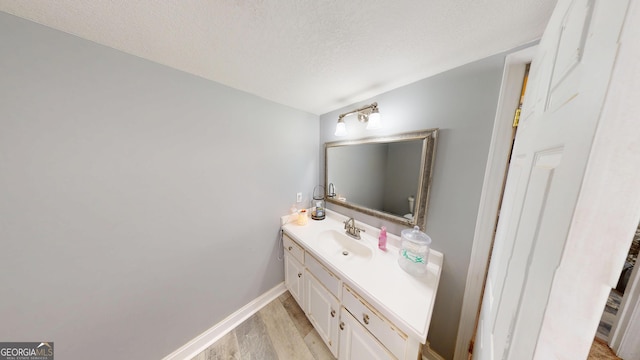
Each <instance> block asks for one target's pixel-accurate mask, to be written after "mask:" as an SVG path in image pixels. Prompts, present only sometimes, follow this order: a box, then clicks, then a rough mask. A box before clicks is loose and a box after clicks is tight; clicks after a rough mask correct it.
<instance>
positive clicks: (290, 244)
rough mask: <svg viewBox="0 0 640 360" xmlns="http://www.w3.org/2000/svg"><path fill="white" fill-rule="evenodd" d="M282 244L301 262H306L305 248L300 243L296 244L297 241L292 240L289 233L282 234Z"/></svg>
mask: <svg viewBox="0 0 640 360" xmlns="http://www.w3.org/2000/svg"><path fill="white" fill-rule="evenodd" d="M282 245H283V246H284V250H285V251H288V252H289V253H291V255H293V257H294V258H296V259H297V260H298V261H300V263H301V264H304V249H303V248H302V247H301V246H300V245H298V244H296V242H295V241H293V240H291V238H290V237H289V236H287V234H283V236H282Z"/></svg>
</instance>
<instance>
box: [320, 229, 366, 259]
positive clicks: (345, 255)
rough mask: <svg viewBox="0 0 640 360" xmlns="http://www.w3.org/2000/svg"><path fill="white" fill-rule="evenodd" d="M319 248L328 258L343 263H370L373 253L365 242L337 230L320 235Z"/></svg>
mask: <svg viewBox="0 0 640 360" xmlns="http://www.w3.org/2000/svg"><path fill="white" fill-rule="evenodd" d="M318 245H319V248H320V249H321V250H322V251H324V252H325V253H326V254H327V255H328V256H330V257H332V258H336V259H338V260H343V261H369V260H371V258H372V257H373V251H372V250H371V248H370V247H369V246H368V245H367V244H365V243H364V241H363V240H356V239H354V238H351V237H349V236H347V235H346V234H344V233H342V232H339V231H336V230H326V231H323V232H321V233H319V234H318Z"/></svg>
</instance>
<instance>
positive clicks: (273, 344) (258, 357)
mask: <svg viewBox="0 0 640 360" xmlns="http://www.w3.org/2000/svg"><path fill="white" fill-rule="evenodd" d="M229 359H234V360H254V359H255V360H263V359H264V360H276V359H277V360H288V359H296V360H298V359H300V360H304V359H309V360H314V359H315V360H335V358H334V357H333V355H331V351H329V348H327V346H326V345H325V344H324V342H323V341H322V339H321V338H320V335H319V334H318V332H317V331H316V330H315V329H314V328H313V325H311V323H310V322H309V319H307V317H306V316H305V314H304V312H303V311H302V309H301V308H300V306H298V303H297V302H296V300H295V299H294V298H293V297H292V296H291V293H289V292H288V291H287V292H285V293H284V294H282V295H280V297H278V298H277V299H275V300H273V301H272V302H270V303H269V304H268V305H267V306H265V307H264V308H262V309H261V310H260V311H258V312H257V313H256V314H254V315H253V316H251V317H250V318H248V319H247V320H245V321H244V322H243V323H242V324H240V325H238V327H237V328H235V329H234V330H233V331H231V332H229V333H228V334H227V335H225V336H224V337H222V338H221V339H220V340H218V341H217V342H216V343H214V344H213V345H211V346H210V347H208V348H207V349H206V350H204V351H203V352H201V353H200V354H198V355H197V356H196V357H194V358H193V359H192V360H229Z"/></svg>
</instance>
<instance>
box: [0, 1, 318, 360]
mask: <svg viewBox="0 0 640 360" xmlns="http://www.w3.org/2000/svg"><path fill="white" fill-rule="evenodd" d="M0 73H1V77H0V239H1V242H0V244H1V249H0V264H1V267H2V270H1V271H0V286H1V287H2V291H1V293H2V296H1V297H0V319H2V320H1V321H0V323H1V324H2V325H1V326H0V339H2V341H12V340H15V341H44V340H46V341H54V342H55V348H56V358H59V359H86V358H87V357H88V355H87V354H90V356H89V357H90V358H92V359H96V360H99V359H159V358H162V357H163V356H165V355H167V354H169V353H170V352H172V351H174V350H176V349H177V348H179V347H180V346H182V345H183V344H184V343H186V342H187V341H189V340H191V339H192V338H194V337H195V336H197V335H199V334H200V333H201V332H202V331H204V330H206V329H208V328H209V327H211V326H213V325H214V324H216V323H217V322H219V321H220V320H222V319H223V318H225V317H226V316H227V315H229V314H231V313H232V312H234V311H236V310H238V309H239V308H240V307H242V306H244V305H245V304H247V303H248V302H250V301H251V300H253V299H255V298H256V297H258V296H259V295H260V294H262V293H264V292H265V291H267V290H269V289H270V288H272V287H273V286H275V285H277V284H278V283H280V282H281V281H283V264H282V262H280V261H278V260H277V255H278V254H277V253H278V247H277V241H278V239H279V223H278V217H279V216H281V215H283V214H285V213H287V212H288V209H289V208H290V206H291V204H292V203H294V202H295V193H296V192H297V191H302V192H303V193H304V194H305V197H306V198H309V197H310V195H311V190H312V189H313V186H314V185H315V184H316V183H317V181H318V178H319V174H318V169H319V163H318V148H319V143H318V138H319V133H318V129H319V125H318V117H317V116H315V115H311V114H308V113H304V112H301V111H297V110H294V109H291V108H288V107H284V106H282V105H278V104H275V103H272V102H269V101H266V100H264V99H261V98H257V97H255V96H252V95H248V94H246V93H243V92H240V91H237V90H234V89H231V88H228V87H225V86H222V85H220V84H217V83H214V82H210V81H207V80H204V79H201V78H198V77H195V76H191V75H188V74H185V73H182V72H179V71H176V70H172V69H170V68H167V67H164V66H161V65H158V64H155V63H152V62H149V61H146V60H142V59H140V58H137V57H134V56H130V55H127V54H123V53H121V52H118V51H115V50H113V49H109V48H106V47H103V46H99V45H96V44H94V43H92V42H89V41H85V40H81V39H79V38H76V37H74V36H71V35H68V34H64V33H61V32H58V31H54V30H51V29H48V28H45V27H42V26H39V25H37V24H34V23H31V22H28V21H25V20H21V19H18V18H16V17H13V16H10V15H7V14H5V13H0Z"/></svg>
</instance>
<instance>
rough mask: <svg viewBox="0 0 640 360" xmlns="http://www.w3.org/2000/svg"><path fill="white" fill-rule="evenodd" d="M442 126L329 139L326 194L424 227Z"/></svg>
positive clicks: (371, 212) (343, 203)
mask: <svg viewBox="0 0 640 360" xmlns="http://www.w3.org/2000/svg"><path fill="white" fill-rule="evenodd" d="M437 137H438V129H429V130H422V131H417V132H411V133H404V134H399V135H393V136H384V137H370V138H364V139H359V140H346V141H335V142H328V143H325V146H324V155H325V169H324V170H325V171H324V174H325V199H326V201H327V202H329V203H333V204H337V205H340V206H344V207H346V208H350V209H355V210H358V211H360V212H363V213H365V214H368V215H372V216H375V217H378V218H381V219H385V220H389V221H393V222H395V223H399V224H402V225H407V226H415V225H417V226H419V227H420V228H421V229H422V230H424V228H425V224H426V216H427V208H428V202H429V191H430V187H431V178H432V172H433V163H434V158H435V148H436V142H437Z"/></svg>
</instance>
